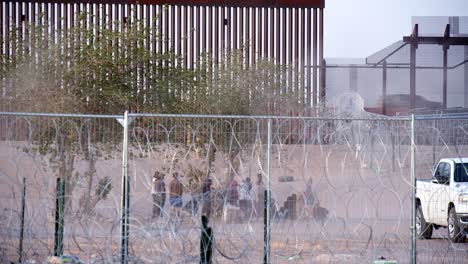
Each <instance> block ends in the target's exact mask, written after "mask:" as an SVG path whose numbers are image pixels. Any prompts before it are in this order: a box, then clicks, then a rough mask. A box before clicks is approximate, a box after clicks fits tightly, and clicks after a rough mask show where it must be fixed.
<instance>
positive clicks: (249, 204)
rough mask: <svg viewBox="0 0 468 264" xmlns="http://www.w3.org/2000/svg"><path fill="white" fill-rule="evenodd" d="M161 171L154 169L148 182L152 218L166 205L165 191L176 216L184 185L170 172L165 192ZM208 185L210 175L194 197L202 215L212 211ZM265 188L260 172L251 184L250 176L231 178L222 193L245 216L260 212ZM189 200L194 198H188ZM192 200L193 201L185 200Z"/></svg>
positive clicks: (179, 176)
mask: <svg viewBox="0 0 468 264" xmlns="http://www.w3.org/2000/svg"><path fill="white" fill-rule="evenodd" d="M165 176H166V175H165V174H164V173H162V172H160V171H156V172H155V173H154V175H153V179H152V183H151V195H152V198H153V211H152V218H153V219H156V218H158V217H163V216H164V207H165V205H166V200H167V194H169V204H170V206H171V209H172V212H174V213H175V216H177V217H179V216H180V212H181V210H182V207H183V205H184V201H183V194H184V188H183V184H182V182H181V175H180V174H179V173H177V172H174V173H173V174H172V177H173V179H172V180H171V181H170V184H169V192H167V191H166V184H165V181H164V179H165ZM212 185H213V181H212V180H211V179H210V178H207V179H205V180H204V181H203V182H202V193H201V195H200V196H198V197H197V202H198V203H200V202H201V205H202V214H203V215H206V216H207V217H210V215H211V211H212V199H213V197H212V190H213V188H212ZM264 191H265V187H264V184H263V180H262V174H258V175H257V181H256V184H255V186H253V184H252V181H251V179H250V177H246V178H245V179H244V180H242V182H241V183H240V184H239V183H238V181H237V180H236V179H235V178H233V179H232V180H231V181H230V183H229V186H228V188H227V190H226V192H225V194H224V195H225V201H226V202H227V203H228V204H230V205H231V206H235V207H238V208H239V209H240V210H241V211H242V212H245V215H246V216H247V215H252V214H255V215H257V216H261V215H262V210H261V208H263V200H264ZM192 200H194V198H193V197H192ZM189 202H192V203H193V202H194V201H189Z"/></svg>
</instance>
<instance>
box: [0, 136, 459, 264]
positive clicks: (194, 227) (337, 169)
mask: <svg viewBox="0 0 468 264" xmlns="http://www.w3.org/2000/svg"><path fill="white" fill-rule="evenodd" d="M21 147H22V146H21V144H18V145H11V144H6V143H4V142H2V143H0V241H1V243H0V244H1V245H0V262H2V263H9V262H12V261H17V258H18V253H17V252H18V241H19V230H20V224H19V223H20V220H19V219H20V217H19V216H20V214H19V212H20V208H21V207H20V205H21V189H22V183H21V182H22V179H23V177H26V178H27V196H26V214H25V219H26V220H25V235H24V237H25V240H24V254H25V258H26V259H28V260H35V261H36V263H41V262H43V261H44V260H45V259H46V258H47V256H50V255H51V254H52V251H53V241H54V210H55V200H54V199H55V179H56V176H57V175H55V174H54V173H53V172H52V170H51V169H50V164H48V163H47V159H46V158H41V157H35V156H32V155H30V154H28V153H26V152H24V151H22V150H21ZM465 150H466V148H465V147H464V146H459V148H458V152H459V153H460V151H461V152H462V155H463V153H465V152H466V153H465V154H466V156H468V151H465ZM133 152H134V153H135V155H133V158H131V159H130V168H129V171H130V177H131V197H130V203H131V205H130V215H131V227H130V254H131V256H133V257H132V262H135V263H138V262H141V263H195V262H197V263H198V254H199V239H200V232H201V231H200V222H199V219H198V216H191V215H189V214H188V213H187V212H184V217H182V219H180V220H178V219H176V218H174V217H173V215H172V213H171V208H170V206H168V203H166V207H165V217H163V218H162V219H159V220H156V221H152V220H151V208H152V204H151V203H152V200H151V195H150V182H151V176H152V175H153V173H154V171H155V170H162V169H163V168H168V169H169V170H170V171H169V173H171V172H173V171H178V172H180V173H182V174H184V175H186V173H187V171H188V166H189V165H192V166H199V165H200V164H201V163H202V162H203V157H198V158H197V157H196V155H194V154H193V153H187V152H185V150H184V149H183V148H177V147H173V146H161V147H160V148H159V149H157V150H153V151H151V152H149V153H146V155H144V156H142V155H138V150H137V149H134V150H133ZM251 153H252V152H251V151H250V152H249V150H248V149H246V151H245V153H244V154H243V155H242V156H241V159H239V161H238V162H239V164H240V165H239V167H240V169H239V171H238V175H237V176H236V179H237V180H238V181H239V182H240V181H241V180H243V179H244V178H245V177H247V176H250V177H251V178H252V180H254V181H255V179H256V175H257V174H258V173H261V174H262V175H263V179H264V181H265V182H266V180H267V179H266V178H265V171H266V169H265V166H266V164H265V161H264V158H263V157H261V158H255V157H254V156H253V155H252V154H251ZM435 153H436V155H435V157H436V158H440V157H446V156H454V155H455V154H454V153H455V150H453V149H450V148H440V149H437V150H436V152H435ZM433 154H434V153H433V148H432V147H431V146H418V150H417V160H416V162H417V163H416V164H417V169H416V171H417V175H418V178H428V177H430V168H431V166H432V165H431V164H432V159H433ZM137 157H138V158H137ZM409 162H410V155H409V148H408V146H400V147H399V148H398V149H395V150H394V152H393V151H392V150H391V148H390V147H388V146H377V147H376V148H375V149H374V150H373V152H362V153H359V152H358V151H356V150H355V149H353V148H351V147H348V146H336V145H335V146H324V145H322V146H319V145H307V146H302V145H274V147H273V157H272V173H271V188H272V197H273V198H274V200H275V201H276V204H277V207H278V209H279V207H281V206H282V204H283V203H284V202H285V201H286V199H287V197H288V196H290V195H291V194H296V195H297V196H298V197H299V198H300V197H302V194H303V192H304V191H305V183H306V181H307V180H308V179H312V190H313V193H314V194H315V196H316V202H319V203H320V206H321V207H323V208H326V209H327V210H328V216H327V218H326V219H325V220H324V222H320V221H315V220H314V219H313V218H311V217H310V216H308V215H307V213H306V212H307V208H305V207H304V206H303V203H301V202H298V208H297V219H295V220H290V219H284V218H282V217H281V216H277V218H275V219H274V221H273V224H272V227H271V230H272V234H271V258H272V263H371V262H372V261H373V260H375V259H377V258H378V257H381V256H383V257H385V258H387V259H394V260H397V261H398V263H408V262H409V253H410V229H409V223H410V190H411V189H410V181H409V175H410V167H409ZM231 166H232V164H231V163H230V162H229V160H228V159H227V158H226V157H225V156H223V154H222V153H217V156H216V160H215V165H214V168H215V169H214V171H213V174H212V177H213V181H214V185H215V187H216V188H222V187H223V186H225V184H226V183H225V179H226V178H227V176H226V175H227V174H228V172H229V170H230V168H231ZM87 167H88V163H87V161H85V160H77V161H76V164H75V169H76V171H78V172H79V173H81V174H82V175H84V172H85V171H86V169H87ZM121 173H122V168H121V157H120V155H119V154H116V155H115V157H112V158H110V159H104V158H101V159H99V160H98V161H97V163H96V175H97V178H98V179H99V178H102V177H104V176H109V177H110V178H111V180H112V186H113V189H112V191H111V193H110V194H109V197H108V198H107V199H106V200H104V201H101V202H99V203H98V204H97V206H96V208H95V214H94V215H90V216H86V217H84V216H80V215H74V214H70V215H67V217H66V219H65V234H64V235H65V244H64V251H65V253H67V254H73V255H77V256H79V257H81V258H82V259H83V260H85V261H87V262H90V263H91V262H92V263H109V262H118V261H119V259H118V253H119V245H120V225H119V224H120V223H119V219H120V200H121V191H120V188H121ZM169 175H170V174H169ZM282 176H292V177H294V180H293V181H291V182H280V177H282ZM186 180H187V179H186V177H184V178H183V182H184V184H187V182H186ZM169 181H170V177H166V186H168V185H169ZM95 182H97V180H96V181H95ZM74 184H75V189H74V193H73V195H72V197H71V206H72V208H74V209H76V208H77V207H79V202H78V201H79V197H80V196H81V194H82V193H83V192H84V190H85V188H86V182H85V181H84V180H80V181H77V182H76V183H74ZM254 188H255V187H254ZM190 198H191V196H190V194H188V193H186V194H185V195H184V200H185V201H188V200H189V199H190ZM72 211H73V210H72ZM228 220H229V221H227V222H225V221H224V219H223V218H215V219H212V220H211V226H212V227H213V230H214V234H215V240H216V250H215V255H214V256H215V259H216V263H261V262H262V259H263V222H262V221H263V219H261V218H257V217H251V218H247V219H245V220H243V221H239V220H237V219H228ZM434 237H435V238H434V239H431V240H425V241H418V260H419V262H421V263H464V261H466V258H467V257H468V243H467V244H452V243H450V242H449V241H448V240H447V239H446V229H443V228H442V229H440V230H438V231H437V232H435V235H434Z"/></svg>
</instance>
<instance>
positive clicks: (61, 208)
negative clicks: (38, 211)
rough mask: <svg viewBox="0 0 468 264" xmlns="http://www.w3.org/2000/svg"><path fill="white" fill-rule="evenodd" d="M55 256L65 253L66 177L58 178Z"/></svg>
mask: <svg viewBox="0 0 468 264" xmlns="http://www.w3.org/2000/svg"><path fill="white" fill-rule="evenodd" d="M55 195H56V196H55V235H54V238H55V239H54V256H62V255H63V226H64V212H65V179H62V178H57V187H56V194H55Z"/></svg>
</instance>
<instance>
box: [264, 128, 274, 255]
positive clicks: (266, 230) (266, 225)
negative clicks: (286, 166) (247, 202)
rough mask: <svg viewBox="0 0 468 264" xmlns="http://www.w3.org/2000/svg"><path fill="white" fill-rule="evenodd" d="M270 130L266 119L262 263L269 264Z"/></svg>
mask: <svg viewBox="0 0 468 264" xmlns="http://www.w3.org/2000/svg"><path fill="white" fill-rule="evenodd" d="M271 130H272V128H271V119H268V143H267V160H266V162H267V164H266V176H267V186H266V193H265V203H264V206H265V210H264V255H263V263H265V264H269V263H270V238H271V219H270V213H271V212H270V209H271V208H270V207H271V181H270V172H271V145H272V131H271Z"/></svg>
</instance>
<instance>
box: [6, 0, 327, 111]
mask: <svg viewBox="0 0 468 264" xmlns="http://www.w3.org/2000/svg"><path fill="white" fill-rule="evenodd" d="M147 4H150V5H147ZM304 7H307V8H304ZM323 7H324V1H323V0H315V1H314V0H313V1H305V0H304V1H302V0H296V1H294V0H292V1H282V0H281V1H242V0H241V1H236V2H234V3H233V1H208V0H205V1H203V0H202V1H198V2H196V3H193V2H192V1H185V0H179V1H176V0H174V1H171V0H167V1H158V0H155V1H146V0H143V1H138V2H137V1H126V0H121V1H36V2H34V1H4V2H2V5H1V6H0V9H1V10H0V14H1V15H2V17H8V19H5V20H3V19H2V20H1V21H0V23H2V24H1V25H0V26H1V30H0V41H1V42H2V45H1V47H0V48H1V52H2V54H4V55H5V56H11V55H13V51H14V50H15V49H14V48H15V47H14V46H12V45H14V44H15V43H12V41H11V34H12V33H11V30H12V28H16V29H17V30H18V32H19V36H18V37H19V40H20V41H19V43H21V39H24V40H26V41H29V39H30V40H31V41H32V40H33V39H32V38H31V37H30V35H31V33H32V32H30V30H31V31H32V30H34V28H31V29H30V28H28V27H26V26H25V25H26V24H24V21H23V20H27V21H28V22H31V23H32V24H36V23H37V24H42V25H45V23H46V22H47V23H48V27H49V28H48V30H49V32H50V35H49V36H47V37H49V41H55V40H59V39H60V38H62V36H63V35H64V34H67V31H69V30H70V29H71V28H73V27H83V28H84V29H91V27H94V26H95V28H96V29H97V28H99V27H100V26H102V25H106V27H107V28H108V29H109V30H124V26H123V24H124V23H127V22H128V23H133V22H135V20H143V21H144V26H146V27H152V28H153V29H151V30H150V31H151V32H152V34H151V35H152V36H154V35H155V34H154V33H156V32H157V33H158V34H157V35H158V37H159V38H154V37H151V36H149V35H148V36H147V37H146V38H145V39H144V40H141V41H140V42H141V43H140V42H138V43H135V45H140V46H141V45H143V47H145V48H147V49H148V50H152V51H155V52H158V53H163V52H168V51H169V50H172V51H174V52H175V54H177V55H179V56H181V58H182V61H183V65H184V66H185V67H187V68H191V67H197V66H196V65H198V64H197V63H198V61H199V59H200V55H201V54H202V52H205V51H207V52H209V53H211V55H212V56H213V57H212V58H213V60H214V62H215V63H219V62H220V61H223V60H224V59H225V58H226V56H227V55H228V54H230V51H231V50H233V49H242V52H243V54H244V57H245V63H246V64H245V66H246V67H248V66H249V65H252V64H255V63H256V61H257V60H258V59H261V58H268V59H269V60H270V61H274V62H276V63H277V64H290V65H292V66H294V69H295V72H297V73H300V74H301V75H300V78H301V79H300V80H299V82H297V81H296V80H295V79H294V81H295V82H296V83H295V84H298V85H299V86H302V88H301V90H300V91H303V92H301V93H300V94H298V99H299V100H300V101H301V102H306V103H307V104H314V105H315V104H316V103H317V98H320V97H322V96H324V93H325V88H324V87H323V85H322V84H323V82H324V77H323V74H324V71H323ZM182 10H183V11H182ZM81 11H88V12H89V13H90V14H91V18H89V20H85V21H81V22H78V20H77V18H78V15H79V13H80V12H81ZM23 13H24V14H25V16H24V17H23V16H22V15H23ZM39 14H44V15H43V16H42V15H39ZM119 25H120V26H119ZM220 26H221V27H222V28H221V29H220V28H219V27H220ZM318 27H319V28H318ZM155 28H156V29H155ZM189 31H190V32H189ZM56 32H57V33H56ZM96 33H97V34H99V33H98V32H96ZM77 37H78V38H80V37H82V36H80V35H78V36H77ZM121 41H122V40H114V43H112V42H111V43H109V45H111V46H112V47H113V48H115V53H114V56H118V54H119V53H125V52H126V51H127V49H128V48H129V47H120V45H119V43H121ZM220 41H221V43H220ZM24 43H26V42H24ZM74 43H78V44H79V43H80V41H76V42H73V41H71V42H70V43H69V44H67V45H70V47H71V48H74V47H73V45H75V44H74ZM32 44H33V43H31V47H33V45H32ZM23 45H24V47H20V48H21V49H19V51H21V50H24V51H26V50H28V48H29V45H28V44H23ZM182 47H183V48H182ZM317 53H318V54H317ZM155 57H156V56H155ZM154 63H156V58H155V59H154ZM178 63H181V61H179V62H178ZM317 65H320V66H317ZM161 66H162V65H161ZM135 74H136V75H138V76H140V75H141V74H142V72H141V71H139V72H138V74H137V73H135ZM142 76H143V75H142ZM143 77H144V76H143ZM143 77H139V80H140V81H141V82H143V85H144V87H145V90H147V89H150V88H148V86H147V82H146V81H145V80H143ZM290 77H294V78H297V77H298V76H297V75H294V73H293V72H288V73H287V75H286V79H287V80H288V82H289V84H292V81H293V80H291V79H290ZM318 84H320V87H318V86H319V85H318ZM282 86H283V87H286V86H285V85H282ZM262 89H263V88H262ZM279 92H280V91H276V92H274V93H279Z"/></svg>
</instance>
